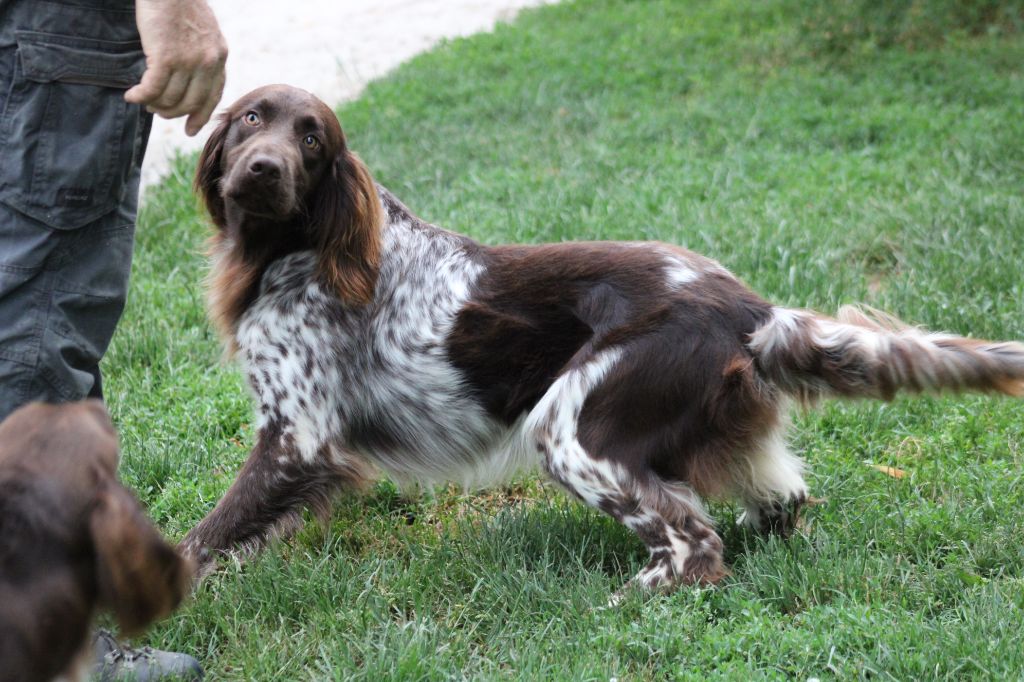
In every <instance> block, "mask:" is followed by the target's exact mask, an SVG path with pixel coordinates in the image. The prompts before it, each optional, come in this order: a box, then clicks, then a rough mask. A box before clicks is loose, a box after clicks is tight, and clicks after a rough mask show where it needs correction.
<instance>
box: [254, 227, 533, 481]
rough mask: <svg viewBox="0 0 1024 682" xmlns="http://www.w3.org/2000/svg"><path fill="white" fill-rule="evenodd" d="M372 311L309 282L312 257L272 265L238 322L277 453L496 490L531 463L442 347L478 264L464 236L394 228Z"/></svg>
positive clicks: (262, 422)
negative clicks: (357, 460) (356, 460)
mask: <svg viewBox="0 0 1024 682" xmlns="http://www.w3.org/2000/svg"><path fill="white" fill-rule="evenodd" d="M382 237H383V240H384V243H383V249H382V251H383V253H384V254H385V257H384V258H385V259H384V261H383V262H382V264H381V270H380V274H379V279H378V282H377V288H376V292H375V298H374V301H373V303H372V304H370V305H369V306H366V307H363V308H348V307H345V306H343V305H342V304H340V303H339V302H338V301H337V300H336V299H335V298H333V297H331V296H328V295H325V292H324V291H322V290H321V288H320V287H319V285H318V284H317V283H316V282H315V281H314V278H313V269H314V257H313V254H312V253H310V252H299V253H295V254H291V255H289V256H287V257H285V258H282V259H281V260H279V261H277V262H275V263H274V264H272V265H271V266H270V267H269V268H268V269H267V272H266V274H265V275H264V278H263V281H262V284H261V289H260V294H259V296H258V298H257V300H256V301H255V302H254V304H253V305H252V306H251V307H250V308H249V310H248V311H247V312H246V314H245V316H244V317H243V318H242V320H241V321H240V324H239V328H238V333H237V343H238V347H239V357H240V358H241V360H242V363H243V366H244V369H245V371H246V373H247V375H248V378H249V382H250V385H251V386H252V389H253V391H254V394H255V396H256V399H257V402H258V410H259V415H260V419H259V427H260V428H268V427H275V428H277V429H278V431H279V432H280V434H281V436H280V438H281V445H282V453H283V454H282V456H287V453H288V452H293V453H295V454H296V455H297V456H299V457H301V458H302V459H303V460H304V461H308V462H312V461H314V460H315V459H316V458H318V457H325V456H327V457H346V456H353V455H355V456H360V457H363V458H365V459H367V460H369V461H370V462H372V463H374V464H376V465H377V466H379V467H380V468H382V469H384V470H385V471H386V472H387V473H388V474H389V475H391V476H392V477H393V478H395V479H396V480H399V481H402V482H417V483H425V484H430V483H436V482H442V481H455V482H459V483H462V484H464V485H467V486H473V485H479V484H484V483H488V482H492V481H494V480H496V479H500V478H502V477H505V476H507V475H508V474H510V473H512V472H513V471H515V470H518V469H520V468H522V467H523V466H524V465H529V464H532V463H533V462H532V461H530V460H531V456H530V455H529V454H528V450H529V449H528V448H523V447H521V445H520V443H519V438H518V437H517V435H518V428H513V429H508V428H506V427H505V426H504V425H503V424H501V423H499V422H497V421H495V420H494V419H493V418H491V417H490V416H489V415H487V414H486V412H485V410H484V408H483V406H482V405H481V404H480V403H479V402H478V401H477V400H476V399H475V398H474V397H473V395H472V394H471V392H470V391H469V390H468V388H467V386H466V382H465V381H464V378H463V377H462V375H461V374H460V372H459V371H458V370H457V369H456V368H455V367H453V366H452V364H451V362H450V361H449V358H448V356H447V350H446V338H447V336H448V334H449V332H450V330H451V328H452V325H453V324H454V322H455V319H456V315H457V314H458V311H459V310H460V308H461V307H462V306H463V305H464V304H465V303H466V301H467V299H468V298H469V297H470V294H471V288H472V285H473V283H474V281H475V280H476V278H477V277H478V276H479V274H480V271H481V266H480V265H479V264H478V263H475V262H474V261H473V260H472V259H471V258H470V257H468V256H467V254H466V253H465V251H464V249H463V243H464V242H463V241H461V238H460V237H457V236H456V235H452V234H450V233H447V232H445V231H443V230H440V229H437V228H433V227H432V226H425V225H422V224H416V225H411V224H410V223H408V222H391V223H390V224H388V225H387V227H386V228H385V230H384V233H383V235H382Z"/></svg>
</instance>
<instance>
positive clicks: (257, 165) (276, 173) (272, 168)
mask: <svg viewBox="0 0 1024 682" xmlns="http://www.w3.org/2000/svg"><path fill="white" fill-rule="evenodd" d="M249 173H250V174H251V175H258V176H260V177H262V178H263V179H264V180H277V179H279V178H280V177H281V165H280V164H279V163H278V162H277V161H275V160H274V159H272V158H270V157H268V156H261V157H258V158H255V159H253V161H252V163H250V164H249Z"/></svg>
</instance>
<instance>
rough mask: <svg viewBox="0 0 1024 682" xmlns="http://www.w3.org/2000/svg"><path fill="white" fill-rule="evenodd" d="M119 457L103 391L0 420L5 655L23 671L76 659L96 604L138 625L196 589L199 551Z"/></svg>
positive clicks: (1, 653) (134, 628)
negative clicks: (145, 497)
mask: <svg viewBox="0 0 1024 682" xmlns="http://www.w3.org/2000/svg"><path fill="white" fill-rule="evenodd" d="M117 461H118V448H117V435H116V434H115V432H114V428H113V426H112V425H111V423H110V418H109V417H108V416H107V413H106V410H105V409H104V407H103V405H102V403H100V402H98V401H85V402H81V403H71V404H66V405H44V404H42V403H35V404H32V405H28V406H26V407H23V408H21V409H20V410H18V411H17V412H15V413H13V414H12V415H11V416H10V417H8V418H7V419H6V420H5V421H4V422H3V423H2V424H0V631H3V632H5V633H6V634H5V637H2V638H0V640H3V641H0V660H3V661H4V665H5V666H9V667H13V668H12V669H17V670H19V671H23V672H22V673H21V675H22V676H21V677H18V679H50V677H53V676H55V675H57V674H59V673H61V672H63V671H65V670H67V666H68V665H69V664H70V663H71V661H72V659H73V658H74V657H75V655H76V654H77V653H78V652H79V651H80V650H81V648H82V647H83V646H84V644H85V638H86V636H87V633H88V625H89V622H90V621H91V619H92V616H93V615H94V614H95V612H96V611H97V610H100V609H102V610H107V611H109V612H111V613H112V614H113V615H114V617H115V618H116V620H117V622H118V624H119V625H120V627H121V629H122V631H124V632H125V633H127V634H132V633H135V632H138V631H140V630H142V629H143V628H145V627H146V626H148V625H149V624H150V623H151V622H153V621H154V620H156V619H158V618H160V617H162V616H165V615H167V614H168V613H170V612H171V611H172V610H173V609H174V608H175V607H177V605H178V604H179V603H180V602H181V600H182V598H183V597H184V596H185V595H186V594H187V593H188V591H189V589H190V586H191V581H192V576H193V573H194V567H193V565H192V563H191V562H190V561H188V560H186V559H184V558H182V557H181V556H180V555H179V554H178V553H177V552H176V551H175V549H174V548H173V547H172V546H171V545H169V544H168V543H167V542H166V541H165V540H164V539H163V538H162V537H161V535H160V534H159V532H157V530H156V528H154V527H153V525H152V524H151V523H150V522H149V520H148V519H147V518H146V515H145V513H144V512H143V510H142V508H141V506H140V505H139V502H138V501H137V500H136V498H135V496H134V495H133V494H132V493H131V492H129V491H128V490H127V489H126V488H125V487H124V486H122V485H121V483H120V482H119V481H118V480H117V475H116V471H117ZM8 647H10V650H8ZM8 672H10V670H8Z"/></svg>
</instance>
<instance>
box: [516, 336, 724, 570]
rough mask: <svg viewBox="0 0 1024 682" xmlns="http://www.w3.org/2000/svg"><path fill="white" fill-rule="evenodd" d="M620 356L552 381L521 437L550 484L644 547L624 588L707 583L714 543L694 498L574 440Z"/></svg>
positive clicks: (716, 556) (716, 565)
mask: <svg viewBox="0 0 1024 682" xmlns="http://www.w3.org/2000/svg"><path fill="white" fill-rule="evenodd" d="M620 354H621V353H620V352H619V351H614V350H610V351H604V352H603V353H599V354H597V355H595V356H593V357H592V358H591V359H589V360H588V361H586V362H584V363H582V364H580V365H578V366H577V367H575V368H573V369H570V370H569V371H567V372H565V373H564V374H563V375H562V376H561V377H559V378H558V380H556V381H555V383H554V384H553V385H552V386H551V388H550V389H549V390H548V392H547V393H546V394H545V395H544V397H543V398H542V399H541V400H540V402H539V403H538V404H537V406H536V407H535V408H534V409H533V410H532V411H531V413H530V416H529V418H528V420H527V424H526V428H527V431H526V433H527V435H528V436H529V437H531V438H532V439H533V440H534V441H535V444H536V446H537V448H538V449H539V450H540V452H541V453H542V455H543V461H544V467H545V469H546V470H547V472H548V473H549V474H550V475H551V477H552V478H553V479H555V480H556V481H557V482H558V483H560V484H561V485H562V486H564V487H565V488H566V489H567V490H569V491H570V492H571V493H573V494H574V495H575V496H576V497H578V498H579V499H581V500H582V501H583V502H585V503H587V504H588V505H590V506H592V507H595V508H597V509H600V510H601V511H603V512H605V513H607V514H608V515H610V516H612V517H613V518H614V519H616V520H617V521H619V522H620V523H622V524H623V525H625V526H626V527H628V528H630V529H631V530H633V531H634V532H635V533H636V534H637V535H638V536H639V537H640V539H641V540H642V541H643V542H644V544H645V545H647V549H648V551H649V552H650V557H651V558H650V561H649V562H648V564H647V565H646V566H645V567H644V568H643V569H641V570H640V572H639V573H637V575H636V576H635V577H634V578H633V579H632V580H631V581H630V583H629V585H635V586H638V587H642V588H644V589H649V590H668V589H672V588H674V587H675V586H677V585H679V584H693V583H709V584H710V583H715V582H717V581H718V580H720V579H721V578H722V577H723V576H724V575H726V571H725V568H724V566H723V564H722V541H721V539H720V538H719V537H718V535H717V534H716V533H715V531H714V529H713V528H712V526H711V523H710V521H709V519H708V518H707V516H706V515H705V514H704V511H703V508H702V507H701V504H700V500H699V498H698V496H697V494H696V493H695V492H693V490H691V489H690V488H689V487H688V486H685V485H683V484H682V483H670V482H667V481H665V480H663V479H661V478H660V477H659V476H658V475H657V474H656V473H654V472H653V471H649V470H644V471H641V472H637V471H631V470H630V469H629V468H628V467H627V466H625V465H624V464H622V463H621V462H620V461H617V460H615V459H611V458H609V457H608V454H609V453H605V452H601V451H600V450H601V448H600V444H597V445H596V446H595V445H594V444H591V445H590V451H588V449H587V448H585V447H584V446H583V445H582V444H581V443H580V440H579V438H578V437H577V430H578V422H579V417H580V414H581V412H582V411H583V407H584V403H585V402H586V400H587V397H588V395H589V394H590V392H591V390H592V389H593V388H594V387H595V386H597V385H599V384H600V383H601V381H602V379H603V378H604V376H605V374H606V373H607V372H608V370H609V369H610V368H611V367H612V366H613V365H614V364H615V362H616V361H617V360H618V358H619V355H620Z"/></svg>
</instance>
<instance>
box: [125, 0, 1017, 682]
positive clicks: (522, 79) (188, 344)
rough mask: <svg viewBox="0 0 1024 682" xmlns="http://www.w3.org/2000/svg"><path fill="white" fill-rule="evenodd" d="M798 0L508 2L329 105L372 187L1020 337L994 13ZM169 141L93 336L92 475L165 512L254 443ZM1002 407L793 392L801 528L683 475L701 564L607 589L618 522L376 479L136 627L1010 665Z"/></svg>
mask: <svg viewBox="0 0 1024 682" xmlns="http://www.w3.org/2000/svg"><path fill="white" fill-rule="evenodd" d="M1010 4H1012V3H1010ZM810 5H811V3H810V2H807V3H804V2H801V1H798V0H764V1H762V2H740V1H739V0H711V1H709V2H696V1H686V2H682V1H672V0H648V1H645V2H630V1H627V0H595V1H593V2H567V3H565V4H562V5H556V6H552V7H547V8H542V9H539V10H535V11H528V12H525V13H523V14H522V15H520V17H519V19H518V20H516V21H515V22H514V23H513V24H511V25H503V26H500V27H499V28H498V29H497V30H496V31H495V32H494V33H492V34H487V35H481V36H476V37H473V38H470V39H465V40H457V41H453V42H450V43H447V44H445V45H443V46H442V47H440V48H438V49H436V50H434V51H433V52H431V53H429V54H426V55H423V56H421V57H419V58H417V59H415V60H413V61H412V62H411V63H409V64H407V65H405V66H403V67H402V68H400V69H399V70H398V71H396V72H395V73H394V74H392V75H391V76H389V77H388V78H385V79H384V80H382V81H380V82H378V83H375V84H373V85H372V86H371V87H370V88H369V89H368V90H367V91H366V92H365V93H364V95H363V96H362V97H361V98H360V99H359V100H357V101H355V102H351V103H349V104H346V105H344V106H343V107H342V108H341V109H340V110H339V115H340V117H341V120H342V123H343V125H344V127H345V130H346V132H347V134H348V137H349V142H350V145H351V146H352V147H353V148H354V149H356V150H357V151H358V152H359V153H360V154H361V155H362V156H363V158H364V159H365V160H366V161H367V163H368V165H369V166H370V168H371V169H372V170H373V172H374V173H375V175H376V177H377V179H378V180H379V181H380V182H382V183H383V184H385V185H387V186H388V187H390V188H391V189H392V190H393V191H394V192H396V193H397V194H398V196H399V197H401V198H402V199H403V200H404V201H405V202H406V203H407V204H408V205H409V206H410V207H412V209H413V210H414V211H415V212H417V213H418V214H419V215H421V216H423V217H425V218H427V219H428V220H431V221H432V222H435V223H438V224H441V225H444V226H446V227H449V228H451V229H454V230H458V231H461V232H464V233H467V234H469V235H471V236H473V237H474V238H477V239H479V240H482V241H485V242H488V243H498V242H507V241H515V242H540V241H553V240H569V239H644V238H650V239H660V240H665V241H670V242H673V243H677V244H681V245H684V246H687V247H689V248H691V249H694V250H697V251H700V252H702V253H704V254H707V255H709V256H712V257H714V258H716V259H718V260H719V261H721V262H722V263H723V264H724V265H726V266H727V267H728V268H730V269H731V270H732V271H734V272H736V273H737V274H738V275H739V276H740V277H742V278H743V279H744V280H745V281H747V282H748V283H749V284H750V285H751V286H752V287H753V288H755V289H756V290H758V291H759V292H761V293H762V294H763V295H765V296H767V297H769V298H771V299H772V300H775V301H777V302H780V303H784V304H787V305H794V306H808V307H813V308H816V309H819V310H823V311H826V312H834V311H835V309H836V308H837V307H838V306H839V305H841V304H843V303H850V302H865V303H868V304H870V305H873V306H876V307H879V308H883V309H886V310H889V311H891V312H893V313H895V314H897V315H898V316H900V317H902V318H904V319H906V320H908V321H911V322H913V323H917V324H922V325H925V326H928V327H930V328H933V329H942V330H947V331H952V332H957V333H961V334H967V335H972V336H978V337H998V338H1024V271H1022V264H1024V199H1022V195H1021V188H1022V187H1024V143H1022V141H1024V115H1022V110H1024V40H1022V39H1021V38H1020V35H1019V34H1015V33H1013V32H1012V31H1006V30H995V29H994V28H993V29H991V30H984V31H948V32H945V33H942V34H941V35H939V34H938V33H936V32H925V33H924V38H921V36H920V35H918V36H917V37H916V38H915V39H914V40H910V39H907V40H904V41H901V40H900V39H899V37H898V36H897V39H895V40H886V41H880V40H876V39H875V38H874V37H873V36H872V35H870V34H864V35H858V34H857V33H856V31H854V32H853V33H852V34H851V35H852V37H850V36H848V35H847V33H845V32H844V31H845V29H844V28H843V26H842V25H840V24H841V22H840V24H836V23H835V22H833V23H832V24H829V23H828V22H824V23H823V22H821V21H819V19H820V16H819V15H816V14H815V13H814V12H813V11H811V10H809V9H807V7H808V6H810ZM836 25H839V29H838V30H839V33H838V34H835V33H834V31H835V30H836V28H835V26H836ZM834 35H843V36H847V37H848V38H849V39H848V40H846V42H842V43H841V44H837V43H836V41H835V40H833V38H834ZM194 165H195V159H194V158H188V159H183V160H181V162H180V163H179V164H178V166H177V171H176V174H175V175H173V176H172V177H170V178H169V179H168V180H167V181H166V183H165V184H164V185H163V186H162V187H161V188H160V189H159V190H158V191H156V192H155V193H152V194H151V195H150V196H149V197H148V200H147V202H146V205H145V207H144V210H143V212H142V215H141V217H140V222H139V228H138V245H137V249H136V257H135V262H134V273H133V280H132V290H131V294H130V299H129V305H128V310H127V312H126V315H125V319H124V322H123V324H122V325H121V327H120V330H119V331H118V334H117V336H116V338H115V340H114V344H113V347H112V348H111V351H110V353H109V355H108V357H107V359H106V361H105V371H106V376H107V388H108V394H109V399H110V405H111V409H112V412H113V415H114V418H115V421H116V422H117V425H118V427H119V429H120V432H121V440H122V447H123V453H124V454H123V461H122V465H121V474H122V476H123V478H124V479H125V481H126V482H127V483H128V484H129V485H130V486H132V487H133V488H134V489H135V490H137V491H138V493H139V495H140V497H141V498H142V499H143V500H144V502H145V503H146V504H147V505H148V508H149V510H150V513H151V514H152V515H153V517H154V518H155V519H156V521H157V522H158V523H159V525H160V526H161V528H162V529H163V530H164V531H165V532H166V533H167V534H168V535H169V536H170V537H171V538H173V539H175V540H176V539H180V538H181V536H182V535H183V534H184V533H185V532H186V531H187V530H188V528H190V527H191V525H192V524H194V523H195V522H196V521H198V520H199V519H200V518H202V516H203V515H204V514H205V513H206V512H207V511H208V510H209V509H211V508H212V506H213V504H214V503H215V502H216V501H217V499H219V497H220V496H221V494H222V493H223V492H224V491H225V489H226V488H227V486H228V485H229V484H230V482H231V481H232V480H233V478H234V474H235V471H236V470H237V468H238V467H239V465H240V464H241V462H242V461H243V460H244V458H245V457H246V455H247V452H248V450H247V448H248V446H249V445H250V444H251V442H252V439H253V430H252V427H251V425H250V420H251V405H250V400H249V397H248V394H247V392H246V389H245V385H244V381H243V380H242V378H241V376H240V374H239V372H238V370H237V369H236V368H235V367H234V366H232V365H231V364H228V363H224V362H222V361H221V351H220V347H219V343H218V341H217V338H216V336H215V334H214V333H213V332H212V330H211V328H210V326H209V324H208V323H207V321H206V319H205V313H204V308H203V293H202V284H201V281H202V277H203V274H204V268H205V265H204V257H203V255H202V253H203V241H204V238H205V236H206V235H207V234H208V227H207V225H206V223H205V222H204V220H203V218H202V216H201V214H200V213H199V211H198V210H197V205H196V201H195V199H194V197H193V196H192V194H191V191H190V188H189V184H190V180H191V173H192V171H193V168H194ZM1022 414H1024V413H1022V403H1021V402H1015V401H1011V400H1000V399H996V398H985V397H941V398H901V399H898V400H896V401H895V402H893V403H890V404H880V403H859V404H840V403H826V404H825V405H823V406H822V408H821V409H820V410H817V411H815V412H812V413H809V414H798V415H796V418H795V421H796V428H795V429H794V434H793V445H794V447H795V449H796V450H798V451H799V452H801V453H802V454H803V455H804V456H805V457H806V458H807V460H808V461H809V463H810V466H811V474H810V476H809V479H808V480H809V483H810V485H811V488H812V491H813V494H814V495H815V496H817V497H820V498H823V499H824V500H825V502H824V503H823V504H821V505H820V506H817V507H815V508H813V509H812V510H810V512H809V514H808V519H807V520H808V525H807V527H806V528H805V529H804V530H803V531H802V532H801V533H799V534H797V535H796V536H795V537H793V538H791V539H789V540H787V541H780V540H768V541H765V540H762V539H760V538H758V537H755V536H753V535H751V534H749V533H748V532H746V531H743V530H740V529H738V528H737V527H736V526H735V520H736V516H737V513H738V512H737V510H736V508H735V507H733V506H732V505H729V504H722V503H713V504H711V505H710V507H711V511H712V513H713V514H714V515H715V517H716V518H717V520H718V522H719V530H720V532H721V533H722V535H723V538H724V540H725V545H726V553H727V560H728V561H729V563H730V564H731V566H732V570H733V574H732V576H731V577H730V578H728V579H727V580H726V581H724V582H723V583H722V584H721V585H720V586H718V587H717V588H714V589H683V590H681V591H679V592H677V593H676V594H673V595H670V596H655V597H643V596H640V595H633V596H632V597H631V598H630V599H628V600H627V601H626V602H625V603H624V604H622V605H621V606H619V607H617V608H614V609H606V608H604V605H605V603H606V601H607V598H608V595H609V594H610V593H611V592H612V591H613V590H615V589H617V588H618V587H619V586H620V585H621V584H622V583H623V582H625V581H626V580H627V579H628V578H629V577H630V576H631V575H632V574H633V573H634V572H635V571H636V570H637V569H638V568H639V567H640V566H642V565H643V564H644V563H645V562H646V552H645V550H644V548H643V546H642V544H641V543H640V542H639V540H637V539H636V538H634V537H633V536H632V535H631V534H630V533H629V532H628V531H626V530H625V529H623V528H620V527H619V526H618V525H617V524H615V523H614V522H612V521H610V520H608V519H606V518H604V517H602V516H601V515H600V514H599V513H597V512H593V511H590V510H588V509H586V508H584V507H583V506H581V505H580V504H577V503H575V502H573V501H571V500H569V499H567V498H566V497H565V496H564V495H562V494H561V493H560V492H559V491H558V490H557V489H555V488H554V487H552V486H550V485H548V484H546V483H543V482H541V481H540V479H537V478H527V479H524V480H521V481H517V482H513V483H511V484H509V485H507V486H504V487H501V488H498V489H494V490H488V491H460V490H457V489H454V488H450V489H442V490H436V491H427V492H426V493H425V494H423V495H420V496H413V495H411V494H409V493H404V492H402V491H400V490H398V489H396V488H395V487H394V486H393V485H391V484H390V483H387V482H381V483H379V484H378V485H377V486H376V487H374V488H373V489H372V490H371V491H370V493H369V495H367V496H360V497H355V496H353V497H350V498H345V499H342V500H340V502H339V504H338V507H337V511H336V513H335V514H334V516H333V518H332V521H331V523H330V524H329V526H327V527H321V526H319V525H317V524H315V523H310V524H308V525H307V527H306V528H305V529H304V530H303V531H302V532H300V533H299V535H298V536H297V537H295V538H294V539H292V540H291V541H289V542H287V543H280V544H278V545H276V546H274V547H273V549H272V550H270V551H268V552H266V553H265V554H264V555H263V556H261V557H260V558H259V559H257V560H255V561H252V562H250V563H247V564H244V565H237V564H230V563H228V564H225V565H224V567H223V570H222V571H221V572H219V573H218V574H216V575H215V576H214V577H212V578H211V579H210V580H208V581H207V582H206V583H205V584H204V585H203V586H202V587H201V589H200V590H199V591H198V593H197V594H196V596H195V598H194V599H193V600H192V601H191V602H190V603H188V604H187V605H186V606H185V607H184V608H183V609H181V610H180V611H179V612H178V613H177V614H175V615H174V616H173V617H171V618H169V619H168V620H167V621H165V622H163V623H161V624H160V625H159V626H157V627H155V628H154V629H153V630H152V631H151V632H150V634H149V635H148V636H147V637H146V638H145V639H144V640H142V641H141V642H140V643H146V644H152V645H154V646H159V647H161V648H170V649H176V650H184V651H189V652H192V653H194V654H195V655H197V656H198V657H199V658H201V659H202V662H203V664H204V665H205V666H206V668H207V670H208V673H209V679H211V680H221V679H226V680H235V679H245V680H250V679H254V680H285V679H287V680H293V679H295V680H304V679H339V680H340V679H346V680H347V679H364V680H385V679H402V680H420V679H423V680H441V679H530V680H533V679H551V680H609V679H611V678H617V679H619V680H663V679H693V680H704V679H735V680H750V679H798V680H806V679H808V678H812V677H814V678H819V679H853V678H858V677H861V678H872V679H899V680H912V679H999V680H1002V679H1021V678H1022V677H1024V627H1022V623H1024V542H1022V538H1024V416H1022ZM871 465H882V466H883V467H894V468H897V469H899V470H900V471H902V472H905V475H904V476H903V477H902V478H896V477H893V476H890V475H887V474H886V473H884V472H882V471H879V470H878V469H876V468H874V467H873V466H871Z"/></svg>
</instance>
